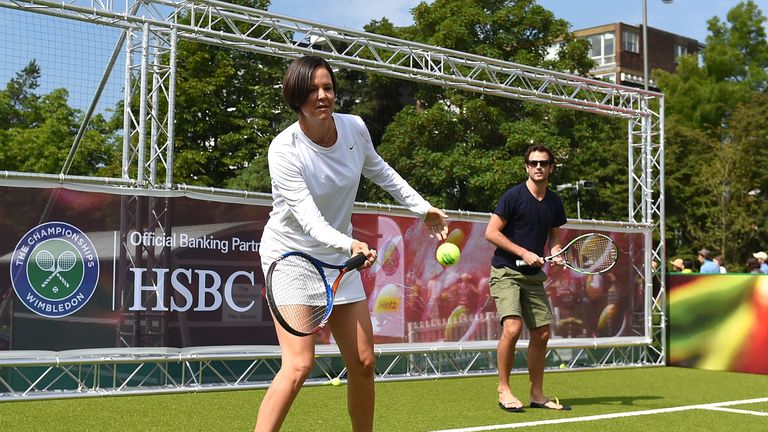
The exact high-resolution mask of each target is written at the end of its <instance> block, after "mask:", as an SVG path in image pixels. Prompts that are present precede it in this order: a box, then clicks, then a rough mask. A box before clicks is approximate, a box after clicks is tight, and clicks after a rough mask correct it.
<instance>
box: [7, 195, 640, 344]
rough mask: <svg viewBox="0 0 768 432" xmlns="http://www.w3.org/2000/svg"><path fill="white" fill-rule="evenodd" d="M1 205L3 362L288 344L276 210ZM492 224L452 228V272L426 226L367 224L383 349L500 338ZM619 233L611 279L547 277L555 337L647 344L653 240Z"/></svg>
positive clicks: (391, 219)
mask: <svg viewBox="0 0 768 432" xmlns="http://www.w3.org/2000/svg"><path fill="white" fill-rule="evenodd" d="M0 204H1V205H0V213H1V217H0V350H56V351H60V350H68V349H83V348H109V347H125V346H169V347H189V346H209V345H276V344H277V339H276V336H275V332H274V324H273V322H272V319H271V316H270V314H269V310H268V307H267V305H266V300H265V298H264V275H263V274H262V272H261V266H260V257H259V246H260V239H261V234H262V229H263V227H264V224H265V223H266V221H267V219H268V217H269V212H270V210H271V207H270V203H269V202H267V201H264V202H263V203H262V202H259V203H258V204H255V205H254V204H253V203H248V204H244V203H232V202H219V201H208V200H201V199H194V198H190V197H186V196H179V197H152V196H141V195H117V194H110V193H102V192H89V191H75V190H70V189H63V188H59V189H47V188H46V189H43V188H28V187H24V188H21V187H7V186H5V187H2V186H0ZM486 223H487V220H485V219H479V220H459V221H454V222H451V224H450V235H449V239H448V241H451V242H453V243H455V244H457V245H458V246H459V247H460V248H461V250H462V255H461V260H460V261H459V262H458V263H457V264H455V265H453V266H450V267H443V266H441V265H440V264H439V263H438V262H437V261H436V260H435V256H434V254H435V250H436V248H437V246H438V241H437V240H434V239H430V238H429V236H428V232H427V230H426V228H425V226H424V224H423V223H421V222H420V221H419V220H418V219H416V218H414V217H409V216H402V215H394V214H385V213H381V214H374V213H371V212H370V211H366V212H364V213H355V214H354V215H353V224H354V226H355V230H356V232H355V237H356V238H359V239H361V240H364V241H366V242H367V243H368V244H369V245H372V246H374V247H376V248H377V249H378V250H379V255H380V258H379V261H378V262H377V263H376V264H375V265H374V266H373V267H372V268H371V269H368V270H366V271H363V273H362V278H363V283H364V285H365V290H366V293H367V295H368V303H369V309H370V315H371V323H372V325H373V329H374V334H375V342H376V343H378V344H383V343H423V342H457V341H495V340H497V339H498V335H499V329H500V327H499V318H498V316H497V315H496V309H495V304H494V302H493V299H492V298H491V297H490V294H489V287H488V274H489V270H490V258H491V255H492V253H493V247H492V246H491V245H490V244H489V243H488V242H487V241H486V240H485V235H484V234H485V225H486ZM564 231H565V232H564V238H566V239H570V238H572V237H575V236H577V235H579V234H581V233H582V231H581V230H577V229H566V230H564ZM607 234H609V235H610V236H611V237H612V238H613V239H614V240H615V241H616V242H617V244H618V246H619V249H620V250H621V254H622V256H621V259H620V261H619V263H618V264H617V265H616V266H615V267H614V268H613V269H612V270H611V271H610V272H609V273H606V274H603V275H599V276H583V275H577V274H575V273H574V272H571V271H568V270H564V269H562V268H560V267H553V268H547V269H545V270H546V271H547V273H548V274H549V276H550V278H549V280H548V282H547V290H548V292H549V294H550V299H551V301H552V306H553V310H554V312H555V323H553V334H554V337H562V338H584V337H588V338H601V337H616V336H632V335H637V334H639V333H641V332H642V331H643V325H644V321H643V318H642V316H643V314H642V312H643V311H644V308H643V301H644V296H645V292H644V283H643V280H642V278H638V277H637V275H636V271H633V269H637V268H642V265H643V262H644V261H643V259H644V258H643V249H642V245H643V234H642V233H640V232H639V231H638V232H613V233H607ZM316 337H317V338H318V342H319V343H333V337H332V335H331V333H330V331H329V330H324V331H323V332H321V333H320V334H318V335H317V336H316Z"/></svg>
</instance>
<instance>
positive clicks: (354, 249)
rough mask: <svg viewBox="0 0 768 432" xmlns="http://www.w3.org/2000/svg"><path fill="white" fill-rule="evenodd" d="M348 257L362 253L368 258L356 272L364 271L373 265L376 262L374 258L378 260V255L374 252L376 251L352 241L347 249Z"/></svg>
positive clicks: (364, 244)
mask: <svg viewBox="0 0 768 432" xmlns="http://www.w3.org/2000/svg"><path fill="white" fill-rule="evenodd" d="M349 251H350V256H355V255H357V254H358V253H360V252H362V253H363V254H365V256H366V257H367V258H368V259H367V260H366V261H365V263H364V264H363V265H362V266H360V267H359V268H358V270H364V269H367V268H368V267H370V266H372V265H373V263H375V262H376V258H378V256H379V255H378V253H377V252H376V249H371V248H369V247H368V244H367V243H364V242H361V241H358V240H354V241H353V242H352V246H351V247H350V248H349Z"/></svg>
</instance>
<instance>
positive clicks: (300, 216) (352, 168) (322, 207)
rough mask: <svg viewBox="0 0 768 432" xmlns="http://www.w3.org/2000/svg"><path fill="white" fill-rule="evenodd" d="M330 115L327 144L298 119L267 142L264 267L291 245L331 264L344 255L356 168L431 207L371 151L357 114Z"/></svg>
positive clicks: (407, 200)
mask: <svg viewBox="0 0 768 432" xmlns="http://www.w3.org/2000/svg"><path fill="white" fill-rule="evenodd" d="M333 118H334V121H335V122H336V131H337V136H338V138H337V139H336V143H335V144H334V145H333V146H331V147H322V146H319V145H317V144H315V143H314V142H313V141H312V140H310V139H309V138H308V137H307V136H306V135H305V134H304V132H303V131H302V130H301V127H300V126H299V123H298V122H296V123H294V124H292V125H291V126H289V127H288V128H286V129H285V130H284V131H282V132H281V133H280V134H279V135H278V136H276V137H275V139H274V140H273V141H272V143H271V144H270V146H269V156H268V158H269V159H268V160H269V174H270V176H271V178H272V199H273V203H272V212H271V213H270V215H269V221H268V222H267V224H266V226H265V227H264V233H263V235H262V240H261V246H260V254H261V257H262V265H263V268H264V269H267V268H268V267H269V264H270V263H271V262H272V261H274V260H275V259H276V258H277V257H279V256H280V255H281V254H283V253H285V252H288V251H294V250H296V251H303V252H306V253H309V254H310V255H312V256H314V257H316V258H318V259H320V260H323V261H326V262H329V263H333V264H339V263H342V262H344V261H345V260H347V259H348V258H349V254H350V247H351V246H352V241H353V239H352V237H351V235H352V208H353V205H354V202H355V197H356V195H357V189H358V186H359V184H360V174H362V175H364V176H365V177H366V178H368V179H370V180H371V181H373V182H374V183H376V184H377V185H379V186H380V187H381V188H382V189H384V190H386V191H387V192H389V193H390V194H391V195H392V196H393V197H394V198H395V199H396V200H397V201H398V202H399V203H400V204H401V205H403V206H404V207H406V208H408V209H409V210H411V211H412V212H414V213H416V214H418V215H420V216H421V217H424V216H426V214H427V212H428V211H429V209H430V207H431V205H430V204H429V203H428V202H427V201H426V200H424V198H422V197H421V195H419V194H418V192H416V191H415V190H414V189H413V188H412V187H411V186H410V185H408V183H406V182H405V180H403V178H402V177H401V176H400V175H399V174H398V173H397V172H396V171H395V170H394V169H392V168H391V167H390V166H389V165H388V164H387V163H386V162H385V161H384V160H383V159H382V158H381V156H379V155H378V153H376V151H375V150H374V148H373V143H372V142H371V137H370V134H369V133H368V129H367V127H366V126H365V123H364V122H363V120H362V119H361V118H360V117H358V116H353V115H348V114H333ZM329 276H330V275H329ZM331 280H332V279H331ZM338 300H339V294H338V293H337V301H338Z"/></svg>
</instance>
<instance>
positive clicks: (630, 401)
mask: <svg viewBox="0 0 768 432" xmlns="http://www.w3.org/2000/svg"><path fill="white" fill-rule="evenodd" d="M659 399H664V398H663V397H661V396H605V397H590V398H567V399H563V402H564V403H567V404H568V405H574V406H575V405H624V406H634V405H635V402H637V401H646V400H659Z"/></svg>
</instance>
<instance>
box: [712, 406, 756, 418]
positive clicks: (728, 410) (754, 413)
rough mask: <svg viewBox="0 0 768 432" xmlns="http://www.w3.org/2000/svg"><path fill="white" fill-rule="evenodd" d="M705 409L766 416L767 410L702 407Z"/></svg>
mask: <svg viewBox="0 0 768 432" xmlns="http://www.w3.org/2000/svg"><path fill="white" fill-rule="evenodd" d="M703 409H706V410H712V411H725V412H730V413H736V414H751V415H756V416H766V417H768V412H761V411H749V410H740V409H733V408H723V407H709V408H703Z"/></svg>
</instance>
